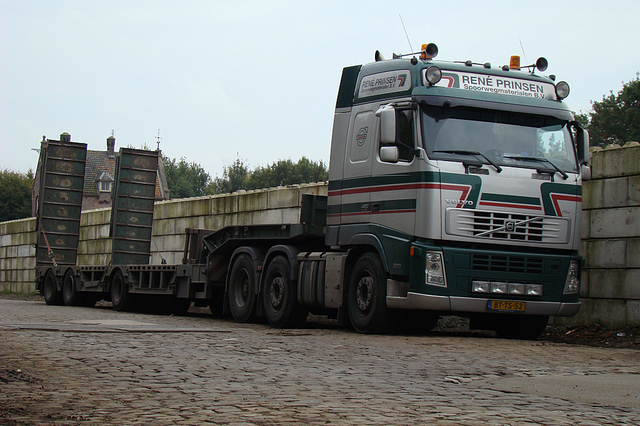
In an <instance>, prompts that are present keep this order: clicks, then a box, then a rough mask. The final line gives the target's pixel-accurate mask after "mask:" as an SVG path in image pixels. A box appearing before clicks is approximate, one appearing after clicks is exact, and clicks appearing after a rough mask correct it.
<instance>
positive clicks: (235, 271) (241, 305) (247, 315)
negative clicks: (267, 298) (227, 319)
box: [229, 254, 256, 322]
mask: <svg viewBox="0 0 640 426" xmlns="http://www.w3.org/2000/svg"><path fill="white" fill-rule="evenodd" d="M255 307H256V274H255V271H254V268H253V262H252V261H251V258H250V257H249V255H246V254H241V255H240V256H238V258H237V259H236V261H235V262H234V263H233V267H232V268H231V275H230V276H229V309H230V310H231V315H232V316H233V319H234V320H236V321H237V322H247V321H251V320H253V319H254V318H255V312H256V310H255Z"/></svg>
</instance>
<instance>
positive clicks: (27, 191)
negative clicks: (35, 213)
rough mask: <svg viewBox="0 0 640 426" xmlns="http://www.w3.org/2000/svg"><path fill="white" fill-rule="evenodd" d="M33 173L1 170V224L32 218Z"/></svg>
mask: <svg viewBox="0 0 640 426" xmlns="http://www.w3.org/2000/svg"><path fill="white" fill-rule="evenodd" d="M32 189H33V171H32V170H29V171H28V172H27V173H18V172H14V171H11V170H0V222H5V221H8V220H15V219H23V218H26V217H30V216H31V190H32Z"/></svg>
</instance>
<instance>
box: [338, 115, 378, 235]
mask: <svg viewBox="0 0 640 426" xmlns="http://www.w3.org/2000/svg"><path fill="white" fill-rule="evenodd" d="M376 123H377V118H376V116H375V112H374V111H373V109H371V108H370V107H368V108H367V107H365V108H362V109H361V110H360V111H357V112H354V114H353V119H352V122H351V126H350V127H349V134H348V137H347V147H346V150H345V160H344V175H343V182H342V191H341V195H342V200H341V209H340V223H341V224H342V225H344V224H358V223H367V222H369V216H370V214H371V206H370V203H369V201H370V196H371V194H370V191H371V167H372V163H373V159H374V157H375V153H374V148H375V143H374V141H375V140H376V136H377V133H378V131H377V126H376Z"/></svg>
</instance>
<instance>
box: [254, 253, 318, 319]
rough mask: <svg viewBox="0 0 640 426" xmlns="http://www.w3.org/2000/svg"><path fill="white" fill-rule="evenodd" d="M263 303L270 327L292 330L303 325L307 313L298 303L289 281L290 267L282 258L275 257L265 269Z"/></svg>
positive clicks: (293, 285)
mask: <svg viewBox="0 0 640 426" xmlns="http://www.w3.org/2000/svg"><path fill="white" fill-rule="evenodd" d="M262 295H263V303H264V310H265V313H266V315H267V320H268V321H269V324H271V326H272V327H276V328H292V327H299V326H301V325H302V324H304V322H305V320H306V319H307V315H308V314H309V311H308V310H307V309H306V308H305V307H304V306H302V305H301V304H300V303H298V296H297V291H296V283H295V281H292V280H291V265H290V264H289V261H288V260H287V258H286V257H284V256H276V257H275V258H274V259H273V260H272V261H271V262H270V263H269V266H268V267H267V272H266V274H265V279H264V291H263V293H262Z"/></svg>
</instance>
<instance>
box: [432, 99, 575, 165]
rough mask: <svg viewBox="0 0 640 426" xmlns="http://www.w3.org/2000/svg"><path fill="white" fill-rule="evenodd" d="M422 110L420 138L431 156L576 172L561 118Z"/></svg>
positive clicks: (475, 110)
mask: <svg viewBox="0 0 640 426" xmlns="http://www.w3.org/2000/svg"><path fill="white" fill-rule="evenodd" d="M421 111H422V112H421V120H422V135H423V141H424V144H425V149H426V151H427V155H428V156H429V158H431V159H432V160H445V161H473V162H479V163H484V164H493V165H494V166H495V165H497V166H507V167H525V168H533V169H537V170H540V169H542V170H545V171H549V172H552V173H554V172H555V171H562V172H577V171H578V167H577V162H576V158H575V152H574V149H573V143H572V138H571V133H570V131H569V126H568V122H567V121H565V120H561V119H558V118H555V117H547V116H540V115H529V114H520V113H514V112H508V111H498V110H490V109H479V108H470V107H455V108H451V107H448V108H447V107H437V106H431V105H422V106H421ZM478 154H482V155H478Z"/></svg>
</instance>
